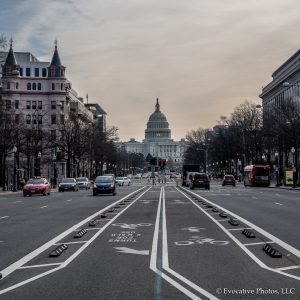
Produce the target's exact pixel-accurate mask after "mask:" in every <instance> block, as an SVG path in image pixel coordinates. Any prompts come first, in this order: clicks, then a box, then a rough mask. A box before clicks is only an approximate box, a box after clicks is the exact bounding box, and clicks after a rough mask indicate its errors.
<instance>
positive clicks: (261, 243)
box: [243, 241, 274, 246]
mask: <svg viewBox="0 0 300 300" xmlns="http://www.w3.org/2000/svg"><path fill="white" fill-rule="evenodd" d="M266 243H268V244H273V243H274V242H272V241H269V242H257V243H249V244H243V245H244V246H255V245H263V244H266Z"/></svg>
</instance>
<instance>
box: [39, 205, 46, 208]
mask: <svg viewBox="0 0 300 300" xmlns="http://www.w3.org/2000/svg"><path fill="white" fill-rule="evenodd" d="M46 207H48V205H44V206H41V207H40V208H46Z"/></svg>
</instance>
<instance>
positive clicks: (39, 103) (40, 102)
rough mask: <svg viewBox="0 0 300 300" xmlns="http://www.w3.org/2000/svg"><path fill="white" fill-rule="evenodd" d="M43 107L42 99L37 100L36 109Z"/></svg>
mask: <svg viewBox="0 0 300 300" xmlns="http://www.w3.org/2000/svg"><path fill="white" fill-rule="evenodd" d="M42 108H43V101H38V109H42Z"/></svg>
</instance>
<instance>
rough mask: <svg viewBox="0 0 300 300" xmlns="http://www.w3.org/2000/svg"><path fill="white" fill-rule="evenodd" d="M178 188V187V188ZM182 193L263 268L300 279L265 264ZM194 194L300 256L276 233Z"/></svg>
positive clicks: (299, 251)
mask: <svg viewBox="0 0 300 300" xmlns="http://www.w3.org/2000/svg"><path fill="white" fill-rule="evenodd" d="M176 189H177V188H176ZM177 190H178V189H177ZM178 191H179V192H180V193H181V194H183V195H184V196H185V197H186V198H187V199H189V200H190V201H191V202H192V203H193V204H194V205H195V206H196V207H198V208H199V209H200V210H201V211H203V213H205V214H206V215H207V216H208V217H209V218H210V219H212V220H213V221H214V222H215V223H216V224H217V225H218V226H219V227H220V228H221V229H222V230H223V231H224V232H225V233H226V234H227V235H228V236H229V237H230V238H231V239H232V240H233V241H234V242H235V243H236V244H237V245H238V246H239V247H240V248H241V249H242V250H243V251H244V252H246V253H247V254H248V255H249V256H250V257H251V258H252V260H253V261H255V262H256V263H257V264H258V265H259V266H260V267H261V268H263V269H266V270H269V271H271V272H274V273H278V274H281V275H283V276H287V277H291V278H294V279H297V280H300V277H299V276H295V275H291V274H289V273H284V272H282V271H279V270H276V269H273V268H271V267H268V266H267V265H266V264H264V263H263V262H262V261H261V260H260V259H259V258H258V257H257V256H255V255H254V254H253V253H252V252H251V251H250V250H249V249H247V248H246V247H245V246H244V245H243V244H242V243H241V242H240V241H239V240H238V239H237V238H235V237H234V236H233V235H232V234H231V233H230V232H229V231H228V230H227V229H226V228H225V227H223V226H222V225H221V224H220V223H219V222H216V220H215V219H214V218H213V217H211V216H210V215H209V214H208V213H207V212H206V211H204V210H203V209H202V208H201V207H200V206H199V205H198V204H197V203H196V202H194V201H193V200H192V199H190V198H189V197H188V196H187V195H186V194H185V193H184V192H182V191H180V190H178ZM190 193H192V194H194V195H195V196H197V197H198V198H201V199H202V200H204V201H207V202H209V203H211V204H212V205H214V206H215V207H218V208H220V209H222V210H223V211H224V212H226V213H228V214H230V215H232V216H233V217H235V218H237V220H240V221H241V222H242V223H244V224H246V225H248V226H249V227H252V228H253V230H255V231H257V232H259V233H260V234H262V235H264V236H265V237H267V238H269V239H270V240H272V241H273V242H275V243H276V244H278V245H279V246H281V247H282V248H285V249H286V250H287V251H288V252H290V253H292V254H294V255H295V256H297V257H299V258H300V250H298V249H296V248H294V247H293V246H291V245H289V244H287V243H285V242H284V241H282V240H280V239H279V238H277V237H275V236H274V235H272V234H270V233H269V232H267V231H265V230H264V229H262V228H260V227H258V226H256V225H255V224H253V223H251V222H250V221H248V220H246V219H244V218H242V217H240V216H238V215H237V214H235V213H233V212H231V211H229V210H228V209H225V208H224V207H221V206H220V205H217V204H215V203H213V202H211V201H210V200H208V199H206V198H204V197H202V196H200V195H198V194H196V193H193V192H190Z"/></svg>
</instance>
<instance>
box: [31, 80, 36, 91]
mask: <svg viewBox="0 0 300 300" xmlns="http://www.w3.org/2000/svg"><path fill="white" fill-rule="evenodd" d="M32 89H33V90H34V91H35V90H36V83H35V82H34V83H33V84H32Z"/></svg>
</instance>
